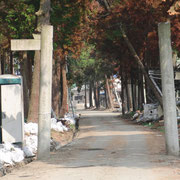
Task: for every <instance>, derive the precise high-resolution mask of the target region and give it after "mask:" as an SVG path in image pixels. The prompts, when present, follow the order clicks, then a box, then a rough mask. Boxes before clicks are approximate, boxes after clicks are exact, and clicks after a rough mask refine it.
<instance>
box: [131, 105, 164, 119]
mask: <svg viewBox="0 0 180 180" xmlns="http://www.w3.org/2000/svg"><path fill="white" fill-rule="evenodd" d="M143 107H144V110H143V111H142V112H141V111H140V110H138V111H136V113H135V114H134V115H133V120H136V121H137V122H150V121H157V120H159V119H161V117H162V116H163V113H162V109H161V107H160V106H159V105H158V104H143Z"/></svg>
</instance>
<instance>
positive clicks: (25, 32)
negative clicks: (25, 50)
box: [5, 1, 36, 38]
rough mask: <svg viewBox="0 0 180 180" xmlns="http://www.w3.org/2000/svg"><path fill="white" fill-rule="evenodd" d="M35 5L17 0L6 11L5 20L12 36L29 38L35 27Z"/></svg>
mask: <svg viewBox="0 0 180 180" xmlns="http://www.w3.org/2000/svg"><path fill="white" fill-rule="evenodd" d="M35 20H36V16H35V7H34V6H33V5H32V4H31V5H27V4H25V3H24V2H23V1H19V2H17V3H14V4H13V5H12V6H10V9H9V10H8V11H7V12H6V16H5V22H6V23H7V25H8V30H9V31H10V33H11V37H12V38H29V37H31V36H32V33H33V31H34V29H35Z"/></svg>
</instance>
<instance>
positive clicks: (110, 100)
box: [105, 75, 113, 109]
mask: <svg viewBox="0 0 180 180" xmlns="http://www.w3.org/2000/svg"><path fill="white" fill-rule="evenodd" d="M105 80H106V90H107V94H108V100H109V108H110V109H113V100H112V96H111V92H110V87H109V80H108V78H107V75H105Z"/></svg>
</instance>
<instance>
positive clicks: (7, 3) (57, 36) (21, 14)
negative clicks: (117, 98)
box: [0, 0, 180, 122]
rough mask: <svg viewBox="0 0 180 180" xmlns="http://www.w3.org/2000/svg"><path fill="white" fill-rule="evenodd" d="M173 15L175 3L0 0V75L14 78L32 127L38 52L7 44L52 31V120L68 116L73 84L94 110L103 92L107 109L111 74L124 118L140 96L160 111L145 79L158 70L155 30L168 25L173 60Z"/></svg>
mask: <svg viewBox="0 0 180 180" xmlns="http://www.w3.org/2000/svg"><path fill="white" fill-rule="evenodd" d="M179 11H180V4H179V1H177V0H164V1H162V0H149V1H144V0H134V1H131V0H74V1H71V0H14V1H11V0H1V2H0V61H1V63H0V64H1V68H0V69H1V74H6V73H15V72H18V71H19V70H20V73H21V75H22V76H23V80H24V100H25V117H26V118H27V119H28V121H34V122H37V120H38V99H39V98H38V96H39V91H38V89H39V69H40V52H39V51H36V52H35V53H34V52H28V53H27V52H20V53H15V52H11V51H10V39H14V38H17V39H23V38H28V39H31V38H33V37H34V36H35V35H33V34H39V33H40V32H41V26H42V25H45V24H52V25H53V27H54V54H53V91H52V93H53V98H52V108H53V110H54V111H55V113H56V115H57V116H58V117H59V116H61V117H62V116H63V115H64V114H65V113H66V111H67V96H68V93H67V92H68V91H67V89H68V87H71V85H72V84H76V85H77V86H78V87H79V89H80V88H81V86H82V85H83V84H88V86H89V89H90V97H92V91H94V95H95V102H96V103H95V105H96V107H97V108H99V94H100V93H99V92H100V90H101V89H105V92H106V95H107V98H106V99H107V103H106V104H107V107H109V108H112V106H113V102H112V98H111V94H112V93H111V86H109V79H110V76H112V75H113V74H117V75H118V76H119V78H121V82H122V91H121V99H122V104H123V112H125V111H131V110H136V109H140V108H142V107H141V106H142V103H143V102H144V88H146V92H153V94H154V95H155V96H156V99H157V100H158V101H159V103H160V104H162V100H161V96H160V95H159V93H158V92H157V90H156V88H154V86H153V84H152V82H151V81H150V79H149V77H148V75H147V71H148V70H149V69H159V50H158V35H157V24H158V23H159V22H162V21H163V22H164V21H167V20H168V21H171V27H172V45H173V52H174V54H176V55H177V56H178V55H179V52H180V41H179V38H180V22H179ZM19 67H20V68H19ZM67 69H68V73H67ZM129 86H131V90H129V89H130V88H128V87H129ZM149 86H150V87H149ZM149 89H151V91H150V90H149ZM146 94H151V93H146ZM147 99H149V100H150V99H151V98H147ZM125 102H126V103H125ZM125 104H126V108H125ZM91 106H92V98H91V99H90V107H91Z"/></svg>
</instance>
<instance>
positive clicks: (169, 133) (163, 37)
mask: <svg viewBox="0 0 180 180" xmlns="http://www.w3.org/2000/svg"><path fill="white" fill-rule="evenodd" d="M158 35H159V49H160V65H161V76H162V92H163V111H164V122H165V138H166V148H167V152H168V154H169V155H175V156H178V155H179V139H178V128H177V115H176V100H175V88H174V73H173V64H172V63H173V61H172V49H171V39H170V36H171V33H170V23H169V22H165V23H159V25H158Z"/></svg>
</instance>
